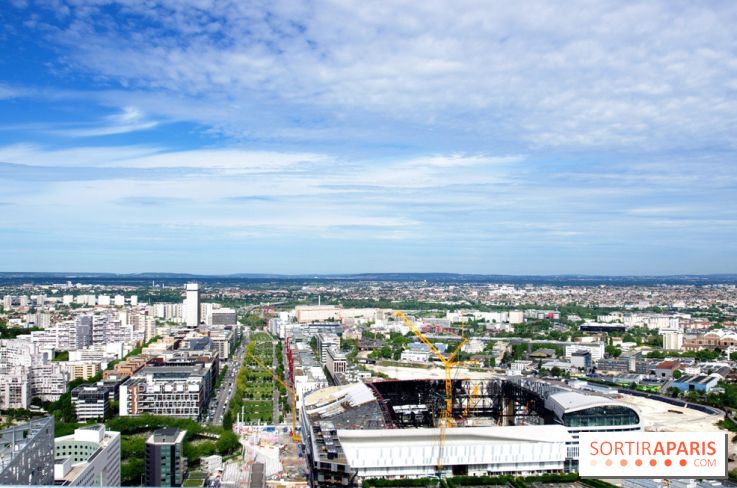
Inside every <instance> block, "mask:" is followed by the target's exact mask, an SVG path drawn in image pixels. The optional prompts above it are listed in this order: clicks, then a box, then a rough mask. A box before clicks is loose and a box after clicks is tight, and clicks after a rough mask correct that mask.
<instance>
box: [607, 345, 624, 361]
mask: <svg viewBox="0 0 737 488" xmlns="http://www.w3.org/2000/svg"><path fill="white" fill-rule="evenodd" d="M605 350H606V353H607V355H608V356H611V357H613V358H618V357H619V356H621V355H622V350H621V349H620V348H618V347H617V346H606V349H605Z"/></svg>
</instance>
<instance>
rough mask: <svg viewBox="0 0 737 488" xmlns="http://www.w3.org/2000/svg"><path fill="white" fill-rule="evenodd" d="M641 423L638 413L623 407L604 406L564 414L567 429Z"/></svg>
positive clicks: (564, 423)
mask: <svg viewBox="0 0 737 488" xmlns="http://www.w3.org/2000/svg"><path fill="white" fill-rule="evenodd" d="M639 423H640V417H639V416H638V415H637V412H635V411H634V410H633V409H631V408H629V407H625V406H621V405H604V406H601V407H592V408H586V409H584V410H578V411H576V412H571V413H565V414H563V425H565V426H566V427H609V426H623V425H637V424H639Z"/></svg>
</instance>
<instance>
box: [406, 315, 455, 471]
mask: <svg viewBox="0 0 737 488" xmlns="http://www.w3.org/2000/svg"><path fill="white" fill-rule="evenodd" d="M394 316H395V317H398V318H400V319H401V320H402V322H404V324H405V325H406V326H407V327H408V328H409V330H410V331H412V333H413V334H414V335H416V336H417V338H418V339H420V341H422V343H423V344H425V345H426V346H427V347H428V348H429V349H430V351H431V352H432V353H433V354H434V355H435V357H436V358H438V360H439V361H440V362H441V363H442V364H443V367H444V368H445V410H443V411H442V412H441V415H440V436H439V438H438V462H437V465H436V466H437V470H438V471H441V470H442V469H443V451H444V449H445V430H446V429H447V428H448V427H452V426H453V424H454V423H455V421H454V420H453V368H455V367H457V366H460V365H462V364H465V361H454V359H455V357H456V356H457V355H458V353H459V352H460V351H461V348H462V347H463V345H464V344H466V342H467V341H468V339H466V338H465V337H463V338H462V340H461V343H460V344H458V346H457V347H456V349H455V350H454V351H453V353H452V354H451V355H450V356H448V357H447V358H446V357H445V356H444V355H443V353H442V352H440V351H439V350H438V348H437V347H435V344H433V343H432V342H430V340H429V339H428V338H427V337H425V334H423V333H422V331H421V330H420V329H419V327H417V325H416V324H415V323H414V322H412V321H411V320H410V319H409V317H407V315H406V314H405V313H404V312H399V311H397V312H394Z"/></svg>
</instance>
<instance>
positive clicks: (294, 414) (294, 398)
mask: <svg viewBox="0 0 737 488" xmlns="http://www.w3.org/2000/svg"><path fill="white" fill-rule="evenodd" d="M247 356H248V357H250V358H251V359H253V361H254V362H255V363H256V364H257V365H258V366H259V367H260V368H261V369H263V370H264V371H266V372H268V373H269V374H270V375H271V377H272V378H274V379H275V380H276V381H278V382H279V384H280V385H282V386H283V387H284V388H286V389H287V392H288V393H289V394H290V395H291V403H292V408H291V410H292V434H291V436H292V440H293V441H294V442H295V443H299V442H301V441H302V437H300V435H299V434H298V433H297V392H296V391H295V389H294V388H292V387H291V386H289V385H288V384H286V383H285V382H284V380H282V379H281V378H279V376H277V375H276V374H275V373H274V371H272V369H271V368H269V367H268V366H266V365H265V364H264V363H263V362H262V361H261V360H260V359H259V358H257V357H256V356H255V355H253V354H251V353H248V354H247Z"/></svg>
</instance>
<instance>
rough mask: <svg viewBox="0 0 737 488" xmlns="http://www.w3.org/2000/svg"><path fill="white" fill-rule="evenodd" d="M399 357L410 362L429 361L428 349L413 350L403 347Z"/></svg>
mask: <svg viewBox="0 0 737 488" xmlns="http://www.w3.org/2000/svg"><path fill="white" fill-rule="evenodd" d="M399 359H400V360H402V361H407V362H410V363H427V362H429V361H430V351H413V350H411V349H405V350H403V351H402V355H401V356H400V357H399Z"/></svg>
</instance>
